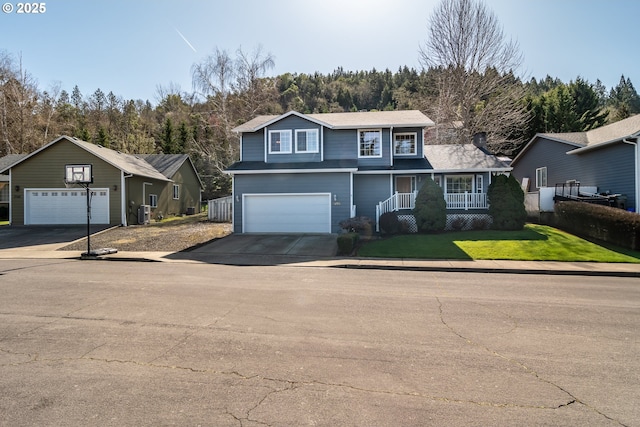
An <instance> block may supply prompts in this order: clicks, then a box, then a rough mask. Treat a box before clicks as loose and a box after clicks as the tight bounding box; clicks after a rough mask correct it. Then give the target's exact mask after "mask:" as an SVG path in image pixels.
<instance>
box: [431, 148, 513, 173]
mask: <svg viewBox="0 0 640 427" xmlns="http://www.w3.org/2000/svg"><path fill="white" fill-rule="evenodd" d="M424 155H425V157H426V158H427V161H428V162H429V163H430V164H431V166H432V168H433V169H435V170H446V171H454V170H459V171H460V172H464V171H468V170H474V171H478V170H496V169H497V170H505V171H508V170H511V169H512V168H511V167H510V166H509V165H507V164H506V163H504V162H503V161H502V160H500V159H499V158H498V157H497V156H495V155H493V154H489V153H486V152H484V151H482V150H481V149H479V148H478V147H476V146H475V145H473V144H448V145H425V146H424Z"/></svg>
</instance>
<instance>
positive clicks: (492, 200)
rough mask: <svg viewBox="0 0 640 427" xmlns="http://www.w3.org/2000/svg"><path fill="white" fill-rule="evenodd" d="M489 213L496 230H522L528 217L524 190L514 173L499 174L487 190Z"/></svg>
mask: <svg viewBox="0 0 640 427" xmlns="http://www.w3.org/2000/svg"><path fill="white" fill-rule="evenodd" d="M487 197H488V198H489V214H490V215H491V217H492V218H493V225H492V226H493V228H494V229H496V230H522V228H523V227H524V224H525V222H526V219H527V211H526V209H525V207H524V192H523V191H522V188H520V184H518V181H517V180H516V179H515V178H514V177H513V175H510V176H506V175H498V176H496V177H494V179H493V182H491V185H490V186H489V189H488V190H487Z"/></svg>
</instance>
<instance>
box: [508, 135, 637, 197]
mask: <svg viewBox="0 0 640 427" xmlns="http://www.w3.org/2000/svg"><path fill="white" fill-rule="evenodd" d="M574 149H576V147H574V146H571V145H567V144H564V143H560V142H556V141H551V140H548V139H545V138H540V139H538V140H537V141H536V142H535V143H534V144H532V145H531V147H530V148H529V149H528V151H527V152H526V153H525V155H523V156H522V157H521V158H520V159H519V160H518V162H517V163H516V164H515V165H514V168H513V172H512V173H513V175H514V176H515V177H516V178H517V179H518V181H522V179H523V178H529V182H530V184H529V191H537V188H536V169H537V168H541V167H546V168H547V186H548V187H554V186H555V185H556V184H562V183H564V182H566V181H568V180H577V181H579V182H580V185H582V186H597V187H598V191H600V192H605V191H609V192H611V193H614V194H624V195H626V196H627V206H628V207H631V208H634V209H635V208H637V204H636V200H635V162H634V156H635V154H634V149H635V148H634V147H633V146H632V145H628V144H623V143H620V144H615V145H609V146H606V147H603V148H601V149H599V150H592V151H587V152H585V153H583V154H566V153H567V152H568V151H571V150H574Z"/></svg>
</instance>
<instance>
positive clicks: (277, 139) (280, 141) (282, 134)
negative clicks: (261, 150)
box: [269, 130, 291, 154]
mask: <svg viewBox="0 0 640 427" xmlns="http://www.w3.org/2000/svg"><path fill="white" fill-rule="evenodd" d="M290 153H291V131H290V130H270V131H269V154H290Z"/></svg>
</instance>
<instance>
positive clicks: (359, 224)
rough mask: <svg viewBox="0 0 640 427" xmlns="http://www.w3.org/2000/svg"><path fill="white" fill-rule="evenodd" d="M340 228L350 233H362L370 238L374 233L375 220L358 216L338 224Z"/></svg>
mask: <svg viewBox="0 0 640 427" xmlns="http://www.w3.org/2000/svg"><path fill="white" fill-rule="evenodd" d="M338 225H340V227H341V228H342V229H343V230H345V231H347V232H348V233H360V234H362V235H365V236H370V235H371V234H372V232H373V225H374V223H373V220H371V218H369V217H366V216H356V217H353V218H349V219H344V220H342V221H340V222H339V223H338Z"/></svg>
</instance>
